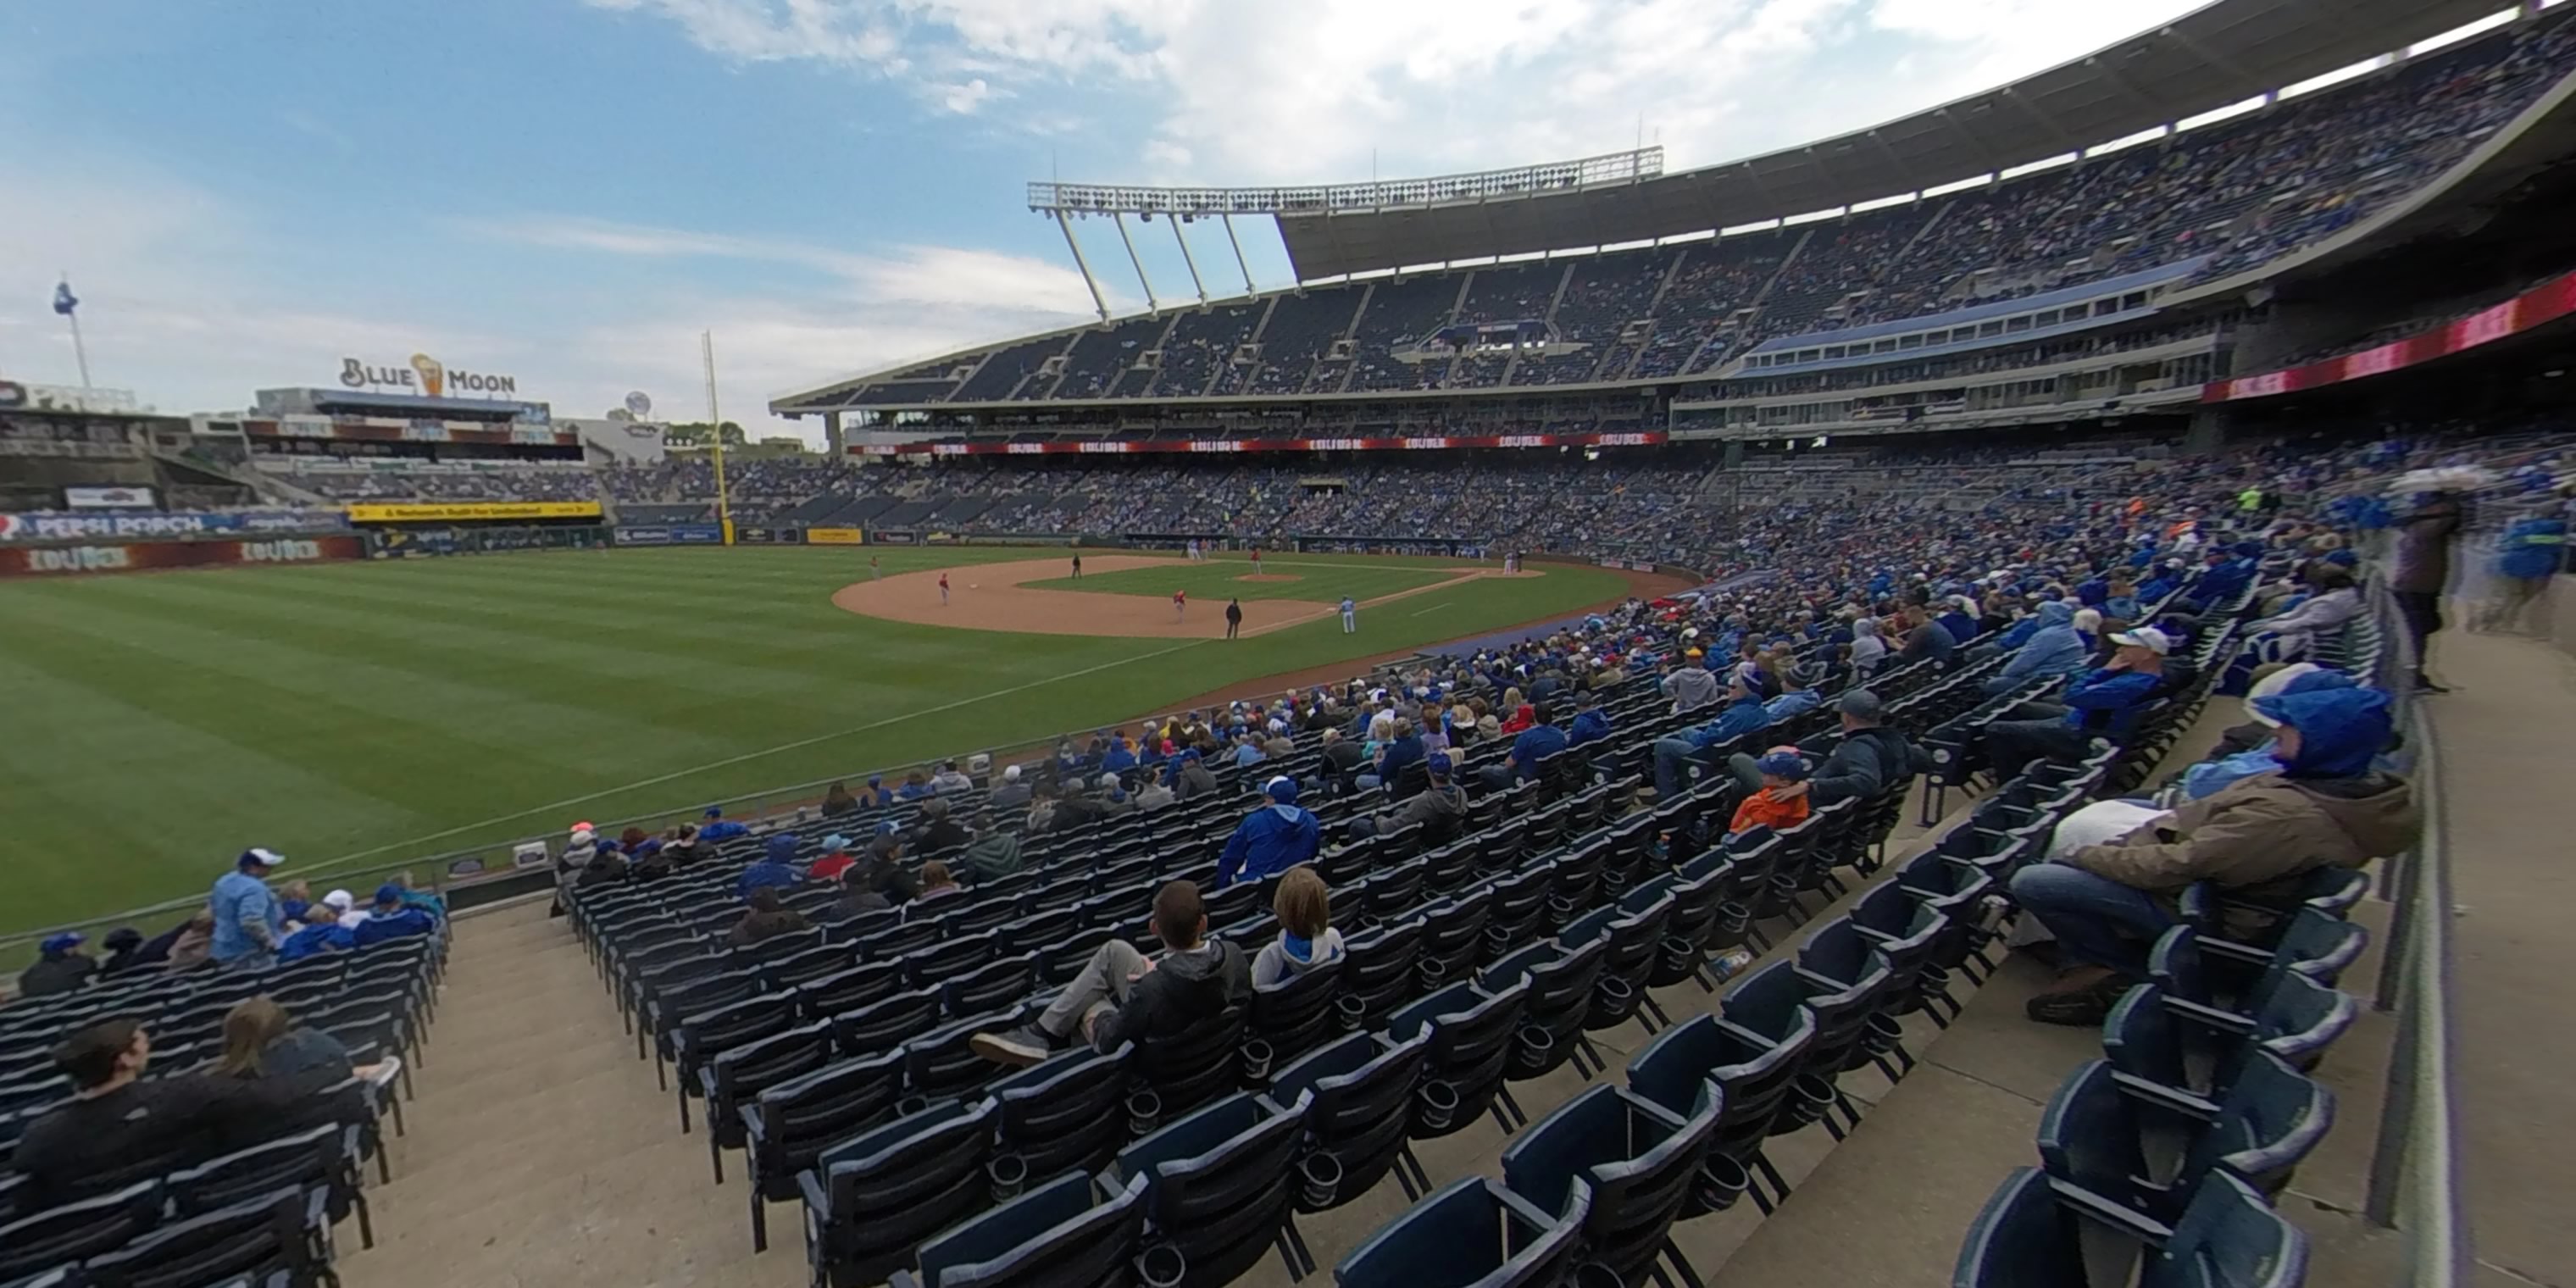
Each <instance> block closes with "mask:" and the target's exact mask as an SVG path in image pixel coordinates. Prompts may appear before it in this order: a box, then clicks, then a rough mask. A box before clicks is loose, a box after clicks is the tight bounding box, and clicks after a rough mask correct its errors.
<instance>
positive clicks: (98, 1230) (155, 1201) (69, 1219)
mask: <svg viewBox="0 0 2576 1288" xmlns="http://www.w3.org/2000/svg"><path fill="white" fill-rule="evenodd" d="M160 1220H161V1183H160V1182H159V1181H157V1180H151V1181H142V1182H138V1183H136V1184H133V1185H129V1186H126V1187H125V1188H124V1189H121V1190H118V1191H116V1192H115V1193H112V1194H101V1195H99V1196H97V1197H96V1198H87V1199H82V1200H80V1201H78V1202H76V1203H65V1204H63V1205H61V1206H59V1207H53V1208H47V1209H46V1210H44V1211H42V1212H37V1213H33V1214H31V1215H28V1216H24V1217H21V1218H19V1219H18V1220H15V1221H11V1222H8V1223H7V1224H5V1225H0V1279H10V1280H14V1279H16V1278H17V1277H19V1276H20V1275H30V1274H34V1273H36V1272H37V1271H40V1270H49V1269H51V1268H53V1267H55V1266H60V1265H68V1264H71V1263H72V1262H76V1261H83V1260H86V1259H88V1258H90V1257H92V1256H95V1255H97V1254H99V1253H102V1252H106V1251H109V1250H111V1249H114V1248H121V1247H123V1246H125V1245H126V1244H128V1243H131V1242H133V1241H134V1240H135V1239H136V1238H138V1237H140V1236H141V1235H142V1234H143V1233H144V1232H146V1231H148V1230H150V1229H152V1227H153V1226H155V1225H157V1224H159V1223H160Z"/></svg>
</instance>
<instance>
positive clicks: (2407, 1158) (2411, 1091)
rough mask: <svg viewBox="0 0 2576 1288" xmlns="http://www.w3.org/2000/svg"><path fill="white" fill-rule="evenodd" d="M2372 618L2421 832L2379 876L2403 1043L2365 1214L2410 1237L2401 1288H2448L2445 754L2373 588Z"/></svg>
mask: <svg viewBox="0 0 2576 1288" xmlns="http://www.w3.org/2000/svg"><path fill="white" fill-rule="evenodd" d="M2371 608H2372V613H2373V616H2374V617H2375V618H2376V619H2377V620H2378V621H2379V623H2380V629H2381V631H2382V632H2383V634H2385V636H2386V637H2387V647H2385V648H2383V649H2382V650H2381V658H2382V664H2381V673H2380V674H2379V675H2378V676H2376V677H2374V678H2375V679H2377V680H2378V682H2379V683H2380V684H2381V685H2382V686H2383V687H2384V688H2386V689H2387V690H2388V691H2389V692H2390V693H2391V694H2392V695H2394V696H2395V697H2396V698H2397V701H2398V702H2399V704H2400V709H2401V711H2402V713H2403V721H2404V723H2403V727H2404V728H2405V730H2406V741H2407V747H2408V751H2409V754H2410V755H2411V757H2412V760H2413V765H2412V779H2413V784H2414V794H2415V799H2416V801H2417V802H2418V805H2419V808H2420V809H2421V810H2422V811H2423V831H2422V833H2421V835H2420V836H2419V838H2418V840H2417V842H2416V845H2415V849H2414V851H2413V852H2412V853H2410V854H2406V855H2403V856H2400V857H2399V858H2397V859H2393V860H2391V861H2390V862H2389V864H2388V866H2387V867H2386V868H2385V869H2384V870H2383V874H2382V882H2381V885H2382V893H2383V894H2386V895H2387V896H2388V897H2389V898H2390V899H2391V901H2392V903H2393V905H2394V906H2393V908H2392V910H2391V914H2390V918H2389V939H2388V943H2387V945H2386V947H2385V948H2384V950H2383V955H2382V958H2381V962H2380V971H2379V983H2378V989H2377V996H2376V997H2375V998H2374V999H2373V1005H2374V1007H2375V1008H2376V1009H2378V1010H2380V1011H2383V1012H2386V1011H2394V1012H2396V1015H2397V1041H2396V1046H2395V1049H2394V1050H2393V1051H2392V1052H2391V1053H2390V1056H2389V1061H2388V1072H2387V1094H2386V1097H2385V1100H2384V1102H2383V1106H2382V1109H2381V1112H2380V1119H2379V1132H2378V1136H2377V1139H2376V1141H2375V1142H2374V1144H2373V1146H2372V1149H2371V1155H2370V1178H2369V1179H2370V1183H2369V1191H2368V1194H2367V1196H2366V1198H2365V1200H2364V1203H2363V1215H2364V1217H2365V1218H2366V1219H2367V1220H2368V1221H2369V1222H2370V1223H2371V1224H2372V1225H2375V1226H2378V1227H2380V1228H2381V1229H2392V1228H2396V1229H2402V1231H2403V1233H2404V1236H2405V1258H2404V1262H2405V1270H2404V1278H2403V1279H2402V1280H2400V1282H2401V1283H2404V1284H2406V1285H2409V1288H2452V1286H2453V1285H2458V1284H2465V1283H2468V1282H2470V1274H2471V1241H2470V1234H2469V1225H2468V1221H2467V1219H2466V1216H2465V1214H2464V1212H2463V1211H2462V1204H2461V1198H2460V1162H2459V1104H2458V1097H2457V1095H2456V1093H2455V1091H2454V1089H2453V1086H2452V1076H2451V1075H2452V1067H2453V1057H2454V1051H2453V1044H2454V1034H2453V1029H2452V1025H2451V1014H2450V1004H2451V996H2452V983H2451V981H2452V948H2451V933H2450V920H2451V909H2452V898H2451V868H2450V852H2449V834H2448V825H2447V821H2446V817H2445V811H2444V806H2443V798H2442V761H2441V749H2440V745H2439V744H2438V743H2437V742H2436V741H2435V739H2434V736H2433V724H2432V721H2431V720H2430V719H2428V718H2427V717H2426V715H2425V713H2424V709H2423V707H2422V705H2421V704H2418V703H2416V702H2414V701H2413V700H2412V699H2413V696H2414V694H2413V692H2412V689H2413V671H2414V656H2415V648H2414V641H2413V639H2412V638H2410V637H2409V636H2408V635H2407V633H2406V628H2405V625H2404V623H2403V622H2402V621H2400V620H2398V618H2397V614H2396V611H2395V603H2394V601H2393V600H2392V599H2391V598H2390V597H2389V595H2388V593H2387V590H2386V588H2385V585H2384V583H2382V582H2380V581H2379V580H2378V579H2375V578H2374V579H2373V582H2372V593H2371ZM2401 1217H2402V1218H2403V1220H2402V1223H2401Z"/></svg>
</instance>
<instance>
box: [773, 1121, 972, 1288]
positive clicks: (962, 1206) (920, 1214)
mask: <svg viewBox="0 0 2576 1288" xmlns="http://www.w3.org/2000/svg"><path fill="white" fill-rule="evenodd" d="M994 1118H995V1111H994V1108H993V1104H992V1102H991V1101H974V1102H967V1101H957V1100H952V1101H947V1102H944V1103H941V1104H936V1105H932V1106H931V1107H929V1108H927V1109H924V1110H922V1111H920V1112H918V1113H912V1114H906V1115H905V1116H903V1117H901V1118H898V1119H896V1120H894V1121H893V1122H890V1123H887V1124H885V1125H883V1126H880V1127H876V1128H873V1129H871V1130H868V1131H865V1132H862V1133H860V1134H859V1135H857V1136H854V1137H851V1138H850V1139H848V1140H845V1141H842V1142H841V1143H839V1144H836V1145H833V1146H831V1147H830V1148H828V1149H826V1150H824V1151H823V1152H822V1153H821V1154H820V1155H818V1156H817V1157H816V1158H815V1161H814V1166H815V1170H816V1171H817V1172H818V1173H820V1179H821V1183H822V1186H823V1189H824V1191H825V1193H827V1194H828V1195H829V1196H830V1202H831V1219H830V1221H829V1222H828V1223H824V1224H823V1226H822V1228H821V1229H819V1230H813V1231H811V1232H810V1233H809V1237H810V1238H812V1239H813V1240H814V1241H815V1255H816V1259H817V1261H818V1264H819V1265H820V1266H821V1267H823V1268H825V1269H827V1270H828V1271H830V1273H831V1278H832V1281H833V1282H835V1283H878V1282H881V1281H883V1280H884V1279H885V1278H886V1276H887V1275H888V1274H889V1273H890V1272H891V1271H893V1270H894V1269H895V1267H897V1266H899V1265H901V1264H902V1263H903V1262H904V1261H906V1260H908V1259H909V1255H910V1253H911V1250H912V1249H913V1247H914V1246H915V1245H917V1244H921V1242H922V1240H924V1239H927V1238H929V1237H930V1236H931V1235H932V1234H934V1233H935V1232H937V1231H940V1230H943V1229H946V1228H947V1227H949V1226H950V1225H952V1224H954V1223H955V1222H957V1221H958V1220H960V1219H962V1218H963V1217H965V1216H966V1215H967V1214H968V1213H970V1212H973V1211H975V1210H976V1209H977V1208H980V1207H982V1206H983V1205H984V1203H985V1202H986V1200H987V1198H988V1197H989V1195H990V1193H991V1182H990V1181H989V1180H988V1179H987V1177H986V1175H985V1171H984V1165H985V1163H986V1162H987V1161H989V1160H990V1159H991V1157H992V1152H993V1122H994ZM808 1219H809V1220H813V1219H814V1215H813V1214H812V1213H809V1214H808ZM923 1246H924V1247H925V1249H926V1247H927V1245H923Z"/></svg>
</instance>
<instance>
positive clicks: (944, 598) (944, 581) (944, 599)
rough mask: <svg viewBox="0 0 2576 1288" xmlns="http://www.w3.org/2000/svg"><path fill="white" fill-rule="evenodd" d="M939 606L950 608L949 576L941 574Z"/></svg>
mask: <svg viewBox="0 0 2576 1288" xmlns="http://www.w3.org/2000/svg"><path fill="white" fill-rule="evenodd" d="M939 606H940V607H941V608H946V607H948V574H947V573H944V572H943V573H941V574H939Z"/></svg>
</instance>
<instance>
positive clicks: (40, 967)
mask: <svg viewBox="0 0 2576 1288" xmlns="http://www.w3.org/2000/svg"><path fill="white" fill-rule="evenodd" d="M88 942H89V936H87V935H84V934H82V933H81V932H79V931H77V930H66V931H64V932H62V933H61V934H59V935H48V936H46V937H45V942H43V943H42V944H39V945H37V947H36V952H37V954H38V956H37V958H36V961H35V963H34V964H33V965H31V966H29V967H27V969H25V970H23V971H20V972H18V996H20V997H52V996H55V995H56V994H60V993H73V992H78V991H80V989H82V988H83V987H85V986H86V985H88V983H89V981H90V977H91V976H93V975H96V974H98V959H97V958H94V957H92V956H90V955H89V954H88V953H85V952H82V951H81V950H80V947H81V945H82V944H85V943H88Z"/></svg>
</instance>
